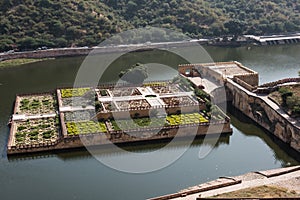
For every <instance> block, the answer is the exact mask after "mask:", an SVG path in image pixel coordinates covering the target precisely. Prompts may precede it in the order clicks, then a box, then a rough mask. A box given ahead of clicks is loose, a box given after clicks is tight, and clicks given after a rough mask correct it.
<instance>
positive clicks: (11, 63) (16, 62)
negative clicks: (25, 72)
mask: <svg viewBox="0 0 300 200" xmlns="http://www.w3.org/2000/svg"><path fill="white" fill-rule="evenodd" d="M54 59H55V58H36V59H35V58H16V59H9V60H3V61H0V69H1V68H8V67H17V66H21V65H26V64H31V63H37V62H42V61H46V60H54Z"/></svg>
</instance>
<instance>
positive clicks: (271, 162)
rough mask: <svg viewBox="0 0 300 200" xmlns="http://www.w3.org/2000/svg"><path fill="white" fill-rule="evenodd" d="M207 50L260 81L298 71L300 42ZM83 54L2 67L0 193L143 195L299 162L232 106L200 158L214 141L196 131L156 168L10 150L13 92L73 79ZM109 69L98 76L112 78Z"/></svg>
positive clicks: (80, 154)
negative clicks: (126, 168) (225, 128)
mask: <svg viewBox="0 0 300 200" xmlns="http://www.w3.org/2000/svg"><path fill="white" fill-rule="evenodd" d="M206 50H207V51H208V52H209V54H210V55H211V56H212V58H213V60H214V61H230V60H236V61H239V62H241V63H242V64H244V65H245V66H247V67H249V68H251V69H253V70H255V71H257V72H259V74H260V82H261V83H264V82H269V81H275V80H277V79H281V78H286V77H297V76H298V71H299V70H300V57H299V53H300V45H291V46H269V47H252V48H251V49H248V48H246V47H241V48H219V47H207V48H206ZM148 53H149V52H148ZM143 57H144V58H145V59H147V58H149V57H150V56H149V55H148V54H147V53H146V54H145V55H141V56H139V59H140V58H143ZM139 59H137V60H135V59H133V60H128V59H127V58H126V57H125V58H124V59H123V60H121V61H120V62H123V63H126V62H128V63H132V62H136V61H139ZM161 59H166V60H167V61H168V63H169V65H170V66H173V67H174V68H175V67H176V65H177V64H178V63H180V62H182V60H180V59H177V60H176V59H175V58H170V57H166V56H163V57H162V58H161ZM82 61H83V57H76V58H59V59H55V60H47V61H44V62H39V63H32V64H27V65H24V66H18V67H10V68H1V69H0V94H1V96H0V111H1V112H0V150H1V151H0V152H1V158H0V199H5V200H8V199H31V200H35V199H51V200H52V199H56V200H60V199H61V200H66V199H85V200H90V199H106V200H114V199H130V200H135V199H145V198H150V197H154V196H158V195H163V194H168V193H172V192H176V191H178V190H180V189H183V188H186V187H189V186H193V185H196V184H200V183H203V182H206V181H209V180H213V179H216V178H218V177H220V176H234V175H239V174H243V173H247V172H249V171H257V170H265V169H271V168H279V167H284V166H290V165H297V164H300V163H299V160H300V159H299V154H295V152H289V153H287V152H286V151H284V150H283V149H285V146H284V145H281V144H280V142H279V143H278V142H276V139H274V138H272V137H269V136H268V134H267V133H266V132H265V131H264V130H262V129H261V128H259V127H257V126H256V125H255V124H253V123H252V122H251V121H249V120H248V119H246V118H244V117H243V116H242V115H241V114H240V113H238V112H236V111H232V112H230V116H231V118H232V128H233V134H232V135H230V136H224V137H221V138H220V139H219V142H218V143H217V145H214V148H213V150H212V151H211V152H210V153H209V154H208V155H207V156H206V157H205V158H203V159H199V158H198V153H199V149H200V147H202V146H203V145H204V146H209V145H211V144H212V143H213V139H211V140H210V139H208V140H205V141H204V142H203V139H197V140H196V141H195V142H194V143H193V145H191V147H190V148H189V149H188V150H187V152H186V153H185V154H184V155H183V156H182V157H181V158H180V159H178V160H177V161H176V162H174V163H173V164H172V165H170V166H168V167H166V168H164V169H161V170H159V171H156V172H151V173H146V174H128V173H123V172H119V171H116V170H114V169H110V168H108V167H107V166H105V165H103V164H101V163H100V162H99V161H97V160H96V159H95V158H94V157H93V156H91V155H90V154H89V153H88V152H87V151H85V150H79V151H74V152H61V153H43V154H34V155H26V156H14V157H10V158H7V156H6V144H7V139H8V134H9V128H8V127H7V126H6V124H7V122H8V119H9V116H10V115H11V113H12V108H13V104H14V99H15V96H16V94H20V93H31V92H44V91H48V90H52V89H54V88H57V87H61V86H72V85H73V82H74V79H75V76H76V73H77V70H78V68H79V66H80V65H81V63H82ZM158 69H159V68H156V69H155V70H152V72H153V73H154V74H155V76H156V77H158V78H167V77H169V76H170V73H169V71H168V70H158ZM110 70H114V69H110ZM150 71H151V69H150ZM109 74H111V73H110V71H109V70H108V72H107V75H106V76H105V77H104V79H103V81H109V80H110V79H111V78H112V77H110V75H109ZM112 79H113V78H112ZM160 145H163V144H158V145H147V146H145V147H138V148H136V149H135V150H136V151H142V152H143V151H151V150H152V149H155V148H159V147H160ZM180 148H184V144H180V143H179V144H178V145H176V146H173V147H170V148H167V149H164V151H166V153H167V155H172V154H174V152H176V151H177V150H179V149H180ZM101 155H103V156H108V157H116V158H118V157H120V156H126V155H119V154H115V153H114V152H111V151H109V150H103V152H102V153H101ZM125 159H126V158H125ZM297 160H298V161H297ZM136 164H137V165H138V164H139V163H136Z"/></svg>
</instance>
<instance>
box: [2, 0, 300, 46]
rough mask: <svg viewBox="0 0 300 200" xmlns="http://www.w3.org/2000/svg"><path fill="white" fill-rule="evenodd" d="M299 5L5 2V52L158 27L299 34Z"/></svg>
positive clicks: (158, 0) (274, 0)
mask: <svg viewBox="0 0 300 200" xmlns="http://www.w3.org/2000/svg"><path fill="white" fill-rule="evenodd" d="M299 10H300V0H264V1H261V0H151V1H149V0H1V1H0V14H1V19H0V51H7V50H9V49H12V48H19V49H22V50H25V49H35V48H38V47H41V46H48V47H65V46H71V45H77V46H89V45H95V44H98V43H99V42H101V41H102V40H103V39H105V38H107V37H110V36H111V35H112V34H115V33H118V32H121V31H123V30H127V29H131V28H137V27H145V26H156V27H164V28H170V29H174V30H177V31H180V32H183V33H186V34H188V35H189V36H190V37H195V38H198V37H201V36H218V35H226V34H266V33H281V32H292V31H300V15H299Z"/></svg>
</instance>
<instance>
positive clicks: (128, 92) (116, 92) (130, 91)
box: [111, 88, 141, 97]
mask: <svg viewBox="0 0 300 200" xmlns="http://www.w3.org/2000/svg"><path fill="white" fill-rule="evenodd" d="M111 93H112V95H113V96H114V97H122V96H135V95H141V93H140V92H139V90H138V89H137V88H120V89H119V88H113V89H112V90H111Z"/></svg>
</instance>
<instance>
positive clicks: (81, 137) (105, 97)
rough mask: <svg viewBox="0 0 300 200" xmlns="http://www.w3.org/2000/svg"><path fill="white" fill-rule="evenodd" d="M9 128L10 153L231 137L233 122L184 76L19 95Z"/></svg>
mask: <svg viewBox="0 0 300 200" xmlns="http://www.w3.org/2000/svg"><path fill="white" fill-rule="evenodd" d="M10 125H11V130H10V137H9V141H8V151H7V152H8V154H18V153H29V152H40V151H50V150H60V149H68V148H78V147H83V146H86V145H89V146H95V145H103V144H109V143H130V142H139V141H154V140H160V139H172V138H173V137H174V136H175V135H176V134H177V130H178V129H179V128H180V129H182V130H183V131H181V135H180V137H186V136H195V135H206V134H216V133H218V134H219V133H220V132H222V133H231V132H232V129H231V128H230V119H229V117H228V116H226V114H224V113H223V112H222V111H221V109H219V108H218V107H217V106H216V105H212V104H211V100H210V96H209V95H208V94H207V93H205V92H204V91H203V90H202V89H200V88H199V87H197V86H196V85H194V84H192V83H191V82H190V81H189V80H188V79H187V78H186V77H185V76H183V75H178V76H177V77H175V78H174V79H173V80H171V81H162V82H147V83H144V84H142V85H139V86H136V85H132V84H117V85H112V84H111V85H110V84H107V85H100V86H98V87H82V88H60V89H57V90H56V91H53V92H49V93H43V94H23V95H17V96H16V101H15V107H14V113H13V115H12V118H11V122H10ZM193 130H196V133H194V135H191V134H192V133H191V132H192V131H193ZM194 132H195V131H194ZM83 141H84V142H83Z"/></svg>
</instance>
